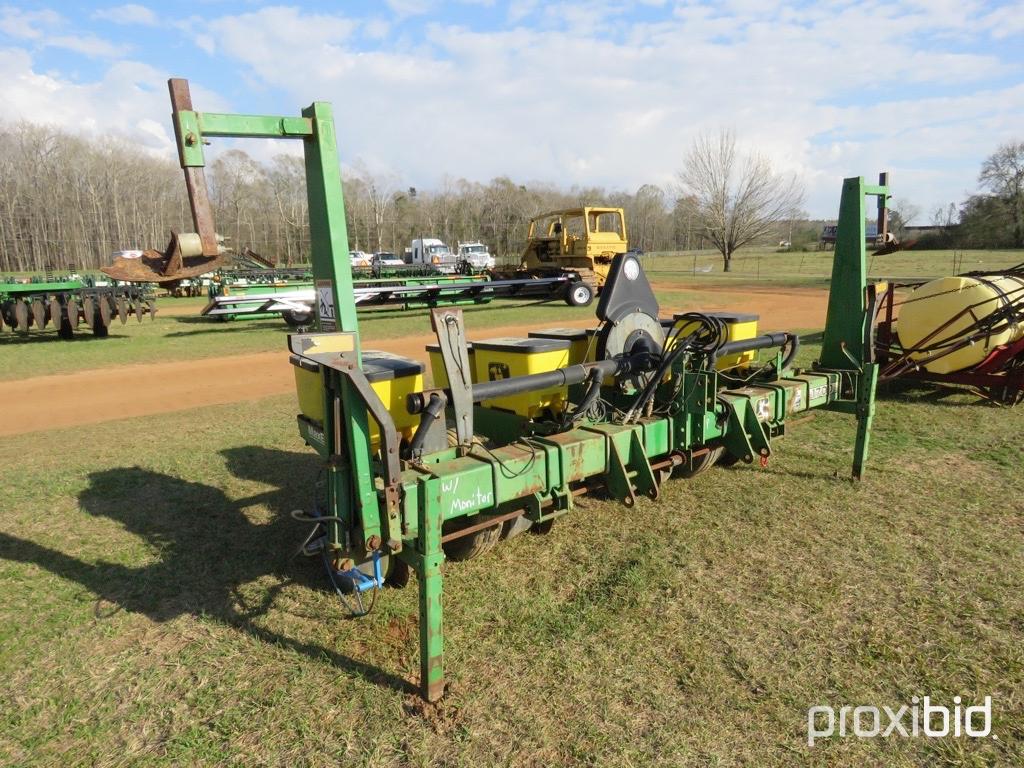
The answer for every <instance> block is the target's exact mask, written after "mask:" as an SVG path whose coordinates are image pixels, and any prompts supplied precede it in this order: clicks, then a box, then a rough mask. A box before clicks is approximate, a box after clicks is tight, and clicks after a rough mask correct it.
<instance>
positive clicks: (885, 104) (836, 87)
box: [0, 0, 1024, 223]
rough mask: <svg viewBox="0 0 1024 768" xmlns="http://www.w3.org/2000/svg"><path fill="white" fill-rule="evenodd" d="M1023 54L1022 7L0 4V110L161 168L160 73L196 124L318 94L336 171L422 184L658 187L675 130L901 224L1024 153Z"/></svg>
mask: <svg viewBox="0 0 1024 768" xmlns="http://www.w3.org/2000/svg"><path fill="white" fill-rule="evenodd" d="M1022 51H1024V2H1014V3H984V2H973V1H972V0H935V1H928V2H924V1H921V2H901V1H898V0H896V1H892V0H887V1H879V2H874V1H873V0H859V1H858V2H845V1H843V2H818V3H805V4H800V3H796V4H786V5H771V4H768V3H764V2H756V1H755V0H735V1H733V2H720V3H700V2H668V1H667V0H666V1H664V2H660V1H659V0H643V1H641V2H632V3H631V2H607V1H605V0H592V1H585V0H581V1H579V2H571V3H564V4H559V3H543V2H535V1H532V0H518V1H517V0H513V2H507V3H502V2H497V1H496V0H495V1H493V2H488V1H487V0H462V2H447V3H442V2H434V1H433V0H390V1H389V2H338V3H316V2H305V3H296V4H281V5H265V4H261V3H253V2H238V1H232V0H224V1H221V0H194V1H193V2H192V3H188V4H182V3H173V4H172V3H155V2H151V3H133V4H127V5H125V4H118V3H93V4H90V3H75V4H71V3H11V4H6V5H4V4H3V0H0V104H2V107H0V117H2V118H3V119H6V120H18V119H26V120H31V121H35V122H45V123H51V124H55V125H59V126H61V127H65V128H69V129H72V130H76V131H80V132H83V133H86V134H89V135H93V136H95V137H96V139H97V140H102V138H103V137H104V136H110V135H118V136H124V137H127V138H128V139H130V140H131V141H133V142H136V143H138V144H139V145H140V146H143V147H145V148H146V149H147V150H148V151H150V152H153V153H157V154H160V153H163V154H166V155H167V156H168V157H171V156H173V147H172V143H171V129H170V123H169V120H168V111H169V106H168V102H167V95H166V86H165V80H166V79H167V78H168V77H170V76H179V77H187V78H189V79H190V80H191V82H192V86H193V96H194V101H195V103H196V107H197V108H198V109H206V110H210V111H239V112H259V113H280V114H294V113H296V112H297V111H298V110H299V109H300V108H301V107H302V106H303V105H305V104H308V103H309V102H310V101H313V100H315V99H322V100H329V101H332V102H333V103H334V105H335V110H336V113H337V115H338V117H339V142H340V151H341V155H342V159H343V162H344V163H345V164H346V165H349V166H352V167H357V168H363V169H368V170H369V171H372V172H374V173H378V174H385V175H388V176H389V177H390V178H392V179H393V181H394V182H395V184H396V186H400V187H401V186H409V185H411V186H417V187H421V188H431V187H437V186H439V185H440V184H442V183H443V179H444V178H445V176H449V177H452V178H458V177H463V178H467V179H472V180H478V181H487V180H488V179H490V178H492V177H494V176H497V175H502V174H507V175H510V176H512V177H513V178H515V179H517V180H539V181H550V182H556V183H561V184H566V185H568V184H579V185H586V186H591V185H603V186H607V187H615V188H623V189H630V190H631V189H635V188H636V187H637V186H639V185H640V184H643V183H646V182H653V183H657V184H661V185H663V186H664V187H666V188H667V189H670V190H671V189H672V188H673V185H674V184H675V176H676V173H677V171H678V169H679V167H680V166H681V164H682V158H683V156H684V155H685V153H686V150H687V148H688V147H689V146H690V144H691V142H692V140H693V138H694V136H695V135H697V134H698V133H699V132H701V131H715V130H718V129H720V128H731V129H733V130H734V131H735V133H736V135H737V137H738V139H739V141H740V143H741V144H742V145H743V146H745V147H746V148H748V149H751V150H756V151H759V152H762V153H764V154H766V155H768V156H769V157H771V159H772V160H773V162H774V163H775V165H776V167H777V168H779V169H780V170H783V171H785V172H791V173H796V174H798V175H799V176H800V177H801V178H802V179H803V181H804V183H805V186H806V189H807V202H806V206H805V207H806V208H807V210H808V211H809V212H810V213H811V214H812V215H815V216H821V217H826V216H834V215H835V208H836V206H837V203H838V194H839V180H840V179H842V178H843V177H844V176H852V175H866V176H873V175H874V174H875V173H877V172H878V171H879V170H882V169H887V170H889V171H890V172H891V173H892V183H893V186H894V189H895V193H896V197H897V198H900V199H905V200H908V201H910V202H912V203H914V204H915V205H917V206H918V207H919V208H920V209H921V210H922V214H921V216H920V218H919V219H918V223H924V222H925V221H927V220H928V218H929V214H930V211H931V210H932V209H933V208H935V207H936V206H939V205H944V204H947V203H949V202H958V201H960V200H962V199H963V197H964V196H965V195H966V194H968V193H970V192H972V191H974V190H975V187H976V177H977V172H978V167H979V165H980V163H981V161H982V160H983V159H984V157H985V156H986V155H987V154H988V153H990V152H991V151H992V150H994V149H995V147H996V146H997V145H998V144H999V143H1000V142H1005V141H1009V140H1012V139H1017V140H1024V53H1022ZM244 148H246V149H247V150H250V151H251V152H252V153H253V154H256V155H257V156H260V157H268V156H269V154H270V153H272V152H274V151H279V150H282V149H284V148H285V147H284V146H283V145H271V146H268V145H267V144H266V143H262V144H252V145H246V146H245V147H244Z"/></svg>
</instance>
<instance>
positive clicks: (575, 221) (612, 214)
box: [507, 206, 629, 306]
mask: <svg viewBox="0 0 1024 768" xmlns="http://www.w3.org/2000/svg"><path fill="white" fill-rule="evenodd" d="M628 249H629V246H628V243H627V240H626V214H625V211H623V210H622V209H621V208H598V207H594V206H584V207H582V208H570V209H567V210H562V211H549V212H547V213H542V214H540V215H538V216H535V217H534V218H532V219H531V220H530V228H529V230H528V232H527V235H526V248H525V249H524V250H523V256H522V259H521V260H520V264H519V269H518V270H517V271H516V272H515V273H514V274H515V275H522V274H529V275H531V276H535V277H555V276H563V277H569V278H570V279H571V280H572V284H571V286H570V288H569V292H568V301H569V304H571V305H572V306H587V305H588V304H590V302H591V300H592V299H593V298H594V296H596V295H597V294H598V292H600V290H601V289H602V288H603V287H604V284H605V281H606V280H607V279H608V271H609V269H610V268H611V264H612V261H613V259H614V258H615V257H616V256H617V255H618V254H620V253H625V252H626V251H627V250H628ZM507 276H509V277H511V276H512V275H507Z"/></svg>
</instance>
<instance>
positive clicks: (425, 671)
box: [418, 497, 444, 701]
mask: <svg viewBox="0 0 1024 768" xmlns="http://www.w3.org/2000/svg"><path fill="white" fill-rule="evenodd" d="M419 518H420V519H419V540H420V548H421V550H422V552H421V558H420V570H419V574H418V576H419V587H420V695H421V696H423V698H424V699H426V700H427V701H437V700H438V699H440V698H441V694H443V693H444V660H443V654H444V628H443V623H442V618H443V617H442V611H441V593H442V577H441V563H442V562H443V561H444V553H443V552H442V551H441V510H440V509H439V508H438V505H437V504H436V503H434V502H433V500H432V499H430V498H429V497H427V498H426V499H425V500H424V503H423V504H421V505H420V513H419Z"/></svg>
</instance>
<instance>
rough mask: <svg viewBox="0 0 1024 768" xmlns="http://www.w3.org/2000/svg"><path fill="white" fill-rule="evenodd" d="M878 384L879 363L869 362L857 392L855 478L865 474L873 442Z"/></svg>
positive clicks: (857, 478) (854, 452) (854, 450)
mask: <svg viewBox="0 0 1024 768" xmlns="http://www.w3.org/2000/svg"><path fill="white" fill-rule="evenodd" d="M877 386H878V364H877V363H868V364H866V365H865V366H864V373H863V375H862V376H861V378H860V387H859V392H858V394H857V443H856V445H855V446H854V449H853V479H854V480H860V479H861V478H862V477H863V476H864V467H865V465H866V464H867V460H868V445H869V443H870V442H871V422H872V421H873V420H874V418H875V389H876V388H877Z"/></svg>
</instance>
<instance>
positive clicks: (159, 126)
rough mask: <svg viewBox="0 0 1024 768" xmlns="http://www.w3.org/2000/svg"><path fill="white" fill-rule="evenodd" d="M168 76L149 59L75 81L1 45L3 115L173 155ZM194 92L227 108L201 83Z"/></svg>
mask: <svg viewBox="0 0 1024 768" xmlns="http://www.w3.org/2000/svg"><path fill="white" fill-rule="evenodd" d="M166 78H167V75H166V74H165V73H163V72H160V71H159V70H157V69H155V68H154V67H151V66H150V65H148V64H143V63H140V62H135V61H120V62H116V63H114V64H113V65H111V66H110V67H109V68H108V69H107V70H106V71H105V72H104V74H103V76H102V77H101V78H100V79H98V80H96V81H94V82H85V83H82V82H75V81H73V80H70V79H64V78H61V77H59V76H56V75H52V74H44V73H42V72H40V71H39V70H38V68H37V67H36V65H35V63H34V62H33V59H32V55H31V54H30V53H29V52H28V51H25V50H22V49H18V48H6V49H0V103H3V105H4V115H3V117H4V119H6V120H12V121H17V120H27V121H31V122H35V123H42V124H46V125H52V126H56V127H59V128H63V129H65V130H68V131H71V132H74V133H88V134H90V135H91V136H93V138H100V137H110V136H116V137H120V138H123V139H126V140H129V141H131V142H132V143H134V144H137V145H138V146H140V147H141V148H143V149H144V150H146V151H149V152H152V153H153V154H155V155H160V156H164V157H168V158H170V157H173V156H174V154H175V150H174V134H173V129H172V127H171V124H170V121H169V120H168V119H167V114H168V112H169V101H168V95H167V89H166V87H165V85H164V82H165V80H166ZM193 91H194V93H195V96H196V100H197V102H198V103H202V104H204V105H206V106H205V108H206V109H210V110H219V109H223V108H224V102H223V100H222V99H221V98H220V97H219V96H217V94H215V93H211V92H210V91H208V90H205V89H203V88H201V87H199V88H196V87H193Z"/></svg>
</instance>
